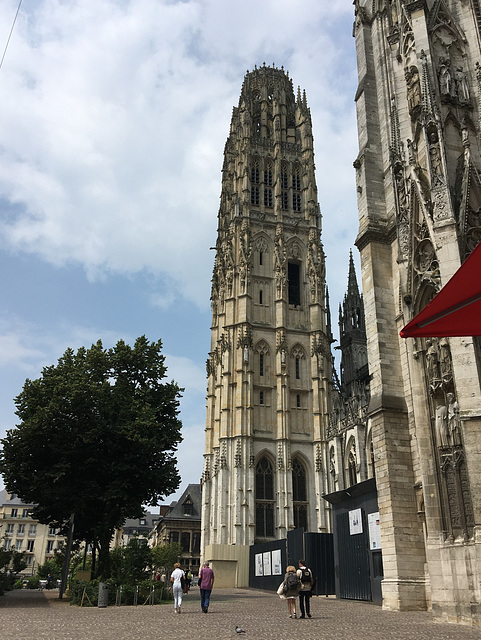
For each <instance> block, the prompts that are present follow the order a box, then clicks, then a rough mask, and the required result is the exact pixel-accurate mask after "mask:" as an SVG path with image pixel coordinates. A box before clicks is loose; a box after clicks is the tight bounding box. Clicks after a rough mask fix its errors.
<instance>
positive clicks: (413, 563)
mask: <svg viewBox="0 0 481 640" xmlns="http://www.w3.org/2000/svg"><path fill="white" fill-rule="evenodd" d="M354 4H355V11H356V19H355V25H354V34H355V38H356V50H357V60H358V74H359V86H358V89H357V93H356V104H357V115H358V129H359V155H358V158H357V159H356V161H355V165H354V166H355V169H356V179H357V191H358V206H359V221H360V224H359V234H358V237H357V240H356V245H357V247H358V248H359V250H360V253H361V266H362V281H363V292H364V309H365V319H366V332H367V348H368V361H369V373H370V376H371V379H370V402H369V408H368V412H367V415H368V429H369V430H370V434H371V435H370V437H371V440H372V451H373V455H374V459H373V464H374V466H375V477H376V485H377V490H378V501H379V511H380V523H381V537H382V553H383V560H384V580H383V583H382V591H383V606H384V608H387V609H416V608H426V607H427V608H432V611H433V613H434V614H435V615H436V616H438V617H441V618H444V619H449V620H453V621H463V622H468V623H473V624H480V622H481V590H480V585H481V464H480V461H481V459H480V451H481V435H480V434H481V389H480V375H479V363H480V359H479V354H480V351H479V343H478V342H477V339H473V338H472V337H465V338H449V339H448V338H432V339H429V338H427V339H424V338H423V339H412V338H409V339H407V340H403V339H401V338H400V337H399V331H400V330H401V329H402V327H403V326H404V325H405V324H407V322H408V321H409V320H411V319H412V318H413V316H414V315H415V314H416V313H417V312H418V311H420V310H421V309H422V308H423V307H424V306H425V305H426V304H427V303H428V302H429V301H430V299H431V298H432V297H433V296H434V294H435V293H436V292H437V291H438V290H439V289H440V288H441V286H443V285H444V284H445V283H446V282H447V281H448V280H449V278H450V277H451V276H452V275H453V273H454V272H455V271H456V269H457V268H458V267H459V266H460V264H461V262H462V261H463V260H464V259H465V258H466V256H467V255H469V253H470V251H471V250H472V249H473V247H474V246H475V245H476V243H477V242H478V240H479V239H480V238H481V143H480V140H481V67H480V63H479V60H480V59H481V55H480V54H481V49H480V42H481V10H480V9H481V8H480V3H479V0H356V1H355V3H354Z"/></svg>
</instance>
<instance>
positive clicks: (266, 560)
mask: <svg viewBox="0 0 481 640" xmlns="http://www.w3.org/2000/svg"><path fill="white" fill-rule="evenodd" d="M262 564H263V566H264V575H265V576H270V575H272V571H271V552H270V551H266V552H265V553H263V554H262Z"/></svg>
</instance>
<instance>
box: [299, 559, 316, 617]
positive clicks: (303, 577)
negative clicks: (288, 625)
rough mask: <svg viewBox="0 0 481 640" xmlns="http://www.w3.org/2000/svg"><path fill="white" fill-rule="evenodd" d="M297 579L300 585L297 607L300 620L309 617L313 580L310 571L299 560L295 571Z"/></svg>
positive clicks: (304, 563)
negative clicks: (299, 610) (298, 607)
mask: <svg viewBox="0 0 481 640" xmlns="http://www.w3.org/2000/svg"><path fill="white" fill-rule="evenodd" d="M297 577H298V578H299V580H300V581H301V583H302V586H301V589H300V590H299V606H300V608H301V616H300V617H301V618H305V617H306V613H307V617H308V618H310V617H311V596H312V585H313V584H314V579H313V577H312V571H311V570H310V569H308V568H307V567H306V562H305V560H299V569H298V570H297Z"/></svg>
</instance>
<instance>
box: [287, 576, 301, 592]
mask: <svg viewBox="0 0 481 640" xmlns="http://www.w3.org/2000/svg"><path fill="white" fill-rule="evenodd" d="M299 582H300V580H299V577H298V575H297V573H288V574H287V578H286V587H287V591H293V590H294V589H297V587H298V586H299Z"/></svg>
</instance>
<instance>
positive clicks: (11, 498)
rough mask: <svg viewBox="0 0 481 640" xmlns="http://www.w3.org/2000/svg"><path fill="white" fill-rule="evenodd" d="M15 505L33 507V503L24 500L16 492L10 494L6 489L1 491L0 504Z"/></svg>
mask: <svg viewBox="0 0 481 640" xmlns="http://www.w3.org/2000/svg"><path fill="white" fill-rule="evenodd" d="M4 505H6V506H13V507H31V506H33V503H31V502H22V500H20V498H19V497H18V496H17V495H15V494H14V493H12V494H10V493H8V491H7V490H6V489H2V490H1V491H0V506H4Z"/></svg>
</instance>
